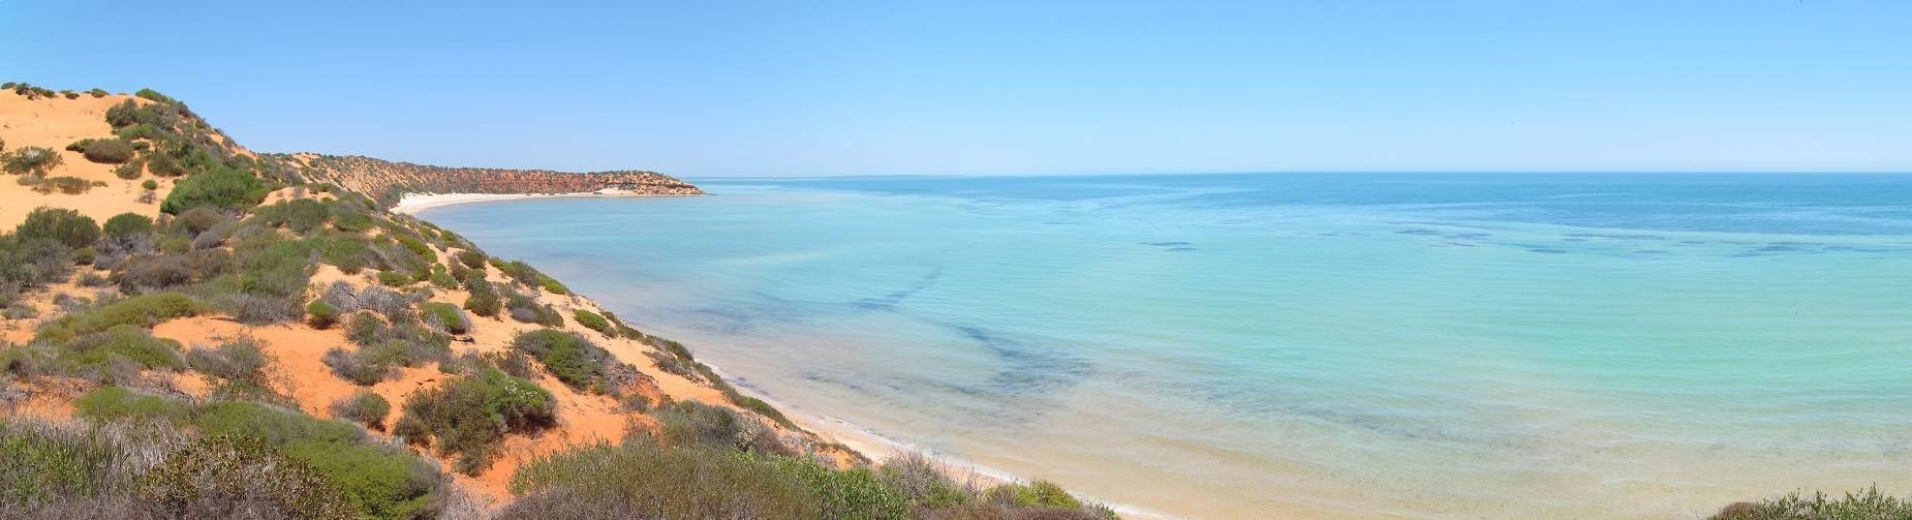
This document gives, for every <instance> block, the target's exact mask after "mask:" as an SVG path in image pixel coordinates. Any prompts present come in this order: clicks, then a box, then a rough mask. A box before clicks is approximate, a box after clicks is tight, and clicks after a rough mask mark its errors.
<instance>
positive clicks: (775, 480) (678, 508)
mask: <svg viewBox="0 0 1912 520" xmlns="http://www.w3.org/2000/svg"><path fill="white" fill-rule="evenodd" d="M511 490H512V492H513V493H515V494H518V495H520V496H523V497H524V498H522V499H520V500H518V501H517V502H515V503H513V504H511V505H510V506H507V507H506V508H504V509H503V510H500V511H499V514H498V516H497V518H499V519H512V520H520V519H522V520H532V519H536V518H597V517H599V516H598V515H596V514H593V513H592V511H591V510H587V509H579V508H580V507H589V508H594V509H596V510H599V511H608V512H633V513H638V514H640V515H644V516H648V517H651V518H780V519H792V520H806V519H822V518H826V517H824V516H823V507H822V505H821V504H820V503H819V502H821V500H820V497H819V496H818V493H817V492H816V491H815V490H813V489H810V488H809V486H808V485H806V484H805V483H804V482H802V481H800V480H799V479H796V478H790V477H789V476H788V475H786V474H785V473H784V472H783V471H782V469H781V468H779V467H778V465H777V464H776V463H775V462H771V461H765V460H758V459H754V458H749V457H735V456H730V455H728V454H726V453H723V452H713V451H708V450H699V449H682V448H666V447H662V446H657V445H655V444H653V443H649V442H643V441H641V440H639V441H630V442H625V443H624V444H623V445H621V446H604V445H600V446H596V447H588V448H583V449H578V450H573V451H569V452H565V453H559V454H555V455H550V456H546V457H540V458H538V459H534V460H533V461H531V462H530V463H527V464H525V465H524V466H523V467H521V468H520V469H519V470H518V472H517V473H516V474H514V475H513V476H512V480H511ZM715 496H721V497H724V499H723V500H705V499H703V498H704V497H715ZM885 512H886V513H892V514H885V515H876V516H866V517H827V518H868V519H871V520H888V519H900V518H905V517H904V516H903V512H902V511H885ZM613 514H615V513H613ZM534 515H535V516H534Z"/></svg>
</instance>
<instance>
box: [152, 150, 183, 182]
mask: <svg viewBox="0 0 1912 520" xmlns="http://www.w3.org/2000/svg"><path fill="white" fill-rule="evenodd" d="M146 171H149V172H153V175H157V176H160V177H178V176H181V175H185V174H186V167H185V166H183V165H181V164H179V160H178V159H174V158H173V156H171V155H166V154H153V155H152V156H151V158H150V159H147V160H146ZM146 189H149V190H150V189H154V188H146Z"/></svg>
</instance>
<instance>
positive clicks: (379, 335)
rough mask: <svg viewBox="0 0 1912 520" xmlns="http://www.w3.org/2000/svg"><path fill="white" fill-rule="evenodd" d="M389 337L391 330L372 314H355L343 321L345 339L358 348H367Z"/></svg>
mask: <svg viewBox="0 0 1912 520" xmlns="http://www.w3.org/2000/svg"><path fill="white" fill-rule="evenodd" d="M390 337H391V328H390V327H387V326H386V325H385V320H381V319H378V316H375V315H373V314H372V313H369V312H357V313H353V314H352V315H351V316H350V317H347V318H346V319H345V339H348V340H351V341H352V343H354V344H357V345H358V346H361V347H364V346H369V345H372V344H374V343H378V342H379V341H383V340H385V339H388V338H390Z"/></svg>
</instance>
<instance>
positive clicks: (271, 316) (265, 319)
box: [213, 294, 305, 325]
mask: <svg viewBox="0 0 1912 520" xmlns="http://www.w3.org/2000/svg"><path fill="white" fill-rule="evenodd" d="M213 307H215V308H217V309H219V311H220V312H224V313H226V314H227V315H230V316H232V319H233V320H234V321H237V322H239V323H244V324H247V325H271V324H274V323H285V322H290V321H298V320H299V319H301V318H303V317H304V316H305V311H304V309H302V308H301V307H300V305H299V302H298V301H297V300H293V299H290V298H284V297H277V296H262V295H257V294H224V295H219V296H218V297H216V298H214V299H213Z"/></svg>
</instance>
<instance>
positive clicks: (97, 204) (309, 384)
mask: <svg viewBox="0 0 1912 520" xmlns="http://www.w3.org/2000/svg"><path fill="white" fill-rule="evenodd" d="M126 99H129V97H128V96H107V97H105V98H93V97H91V96H81V97H80V98H78V99H72V100H68V99H64V98H54V99H39V100H32V101H29V100H27V99H26V98H25V97H23V96H19V95H16V94H14V93H13V92H12V91H0V139H4V140H5V142H6V146H7V149H8V150H14V149H18V148H20V147H23V146H43V147H47V148H51V149H54V150H59V151H60V152H59V153H61V154H63V155H64V163H63V165H62V166H61V167H60V168H58V169H56V170H55V171H53V172H52V173H51V176H61V175H71V176H76V177H80V178H83V179H86V180H88V181H101V182H105V183H106V186H105V187H95V188H93V189H92V190H90V191H88V192H87V193H84V194H80V195H64V194H40V193H35V192H33V191H31V190H30V189H29V188H28V187H27V186H21V185H19V184H18V183H16V182H13V181H12V179H0V230H9V231H10V230H11V229H12V228H13V227H14V226H17V225H18V223H19V222H20V221H21V220H23V219H24V217H25V216H26V214H27V213H28V212H30V211H32V210H33V209H35V208H38V207H41V206H51V207H61V208H72V209H77V210H79V211H80V212H81V213H83V214H86V215H88V216H91V217H93V218H94V219H95V220H96V221H99V222H104V221H105V220H106V219H107V218H109V217H111V216H113V215H117V214H120V213H124V212H135V213H140V214H145V215H149V216H154V215H158V205H157V204H142V203H139V202H137V201H136V199H137V197H138V196H139V193H140V192H141V191H143V190H141V189H140V188H139V187H138V185H139V183H140V182H141V181H143V180H145V179H147V178H152V177H151V176H144V177H142V178H141V179H134V180H123V179H119V178H117V177H116V176H114V175H113V173H112V171H113V168H114V165H108V164H96V163H93V162H90V161H88V160H86V159H85V158H84V157H82V156H81V155H80V154H79V153H77V152H66V151H64V148H65V147H66V145H67V144H69V143H72V142H73V141H76V140H80V139H84V138H104V137H111V136H112V131H111V130H112V129H111V128H110V127H109V126H108V125H107V124H106V122H105V112H106V110H107V109H108V108H109V107H111V106H113V105H115V104H118V103H121V102H123V101H125V100H126ZM141 102H143V101H141ZM220 138H221V139H224V137H223V136H222V137H220ZM241 153H247V154H250V152H245V151H244V150H243V149H241ZM7 177H11V176H7ZM160 184H161V189H160V190H159V193H158V196H159V198H161V199H163V198H164V197H165V194H166V191H167V189H168V187H169V186H170V184H171V183H170V182H169V181H167V180H161V181H160ZM578 195H584V196H616V195H620V193H618V192H615V191H612V192H607V193H602V194H578ZM302 197H309V198H330V197H333V195H331V194H325V193H316V192H312V191H309V190H303V189H297V188H286V189H282V190H279V191H277V192H274V193H272V194H271V195H270V196H268V198H267V200H266V202H267V203H268V204H269V203H272V202H276V201H282V200H291V199H295V198H302ZM485 197H487V198H486V199H484V200H492V199H495V198H499V197H497V196H485ZM503 198H516V197H513V196H504V197H503ZM407 200H409V201H412V204H411V205H410V206H409V207H408V208H407V209H409V210H416V209H422V208H423V207H430V206H432V205H442V204H448V203H457V202H470V201H473V200H476V199H473V198H472V197H469V196H459V195H427V196H423V197H422V198H420V197H408V198H407ZM455 252H457V251H456V250H455V249H452V250H443V249H441V250H438V254H439V258H440V262H441V263H446V262H451V261H454V260H452V258H453V253H455ZM77 271H78V272H76V273H74V278H73V279H74V280H77V279H78V278H79V277H80V276H81V275H83V274H89V273H91V274H101V275H104V274H105V273H100V272H95V271H91V270H90V269H87V268H81V269H78V270H77ZM485 271H486V276H487V278H489V279H491V280H492V281H494V282H497V283H499V284H509V283H511V282H510V281H509V280H508V279H507V278H506V277H505V276H504V275H503V274H502V273H500V272H498V271H497V270H496V269H494V268H491V267H489V266H486V267H485ZM375 273H376V272H375V271H370V270H368V271H365V272H361V273H356V274H347V273H343V272H340V271H339V270H338V269H336V268H334V267H332V266H329V265H321V266H319V268H318V269H317V271H316V273H315V274H314V275H313V277H312V280H311V285H310V292H309V293H308V294H309V296H316V295H317V294H319V293H320V291H323V290H324V289H325V288H326V287H327V286H329V285H331V284H332V283H333V282H335V281H344V282H347V283H349V284H352V285H353V286H355V287H364V286H367V285H370V284H374V283H376V282H375V281H374V278H373V275H374V274H375ZM102 291H104V292H105V294H111V292H112V291H113V289H111V288H99V287H80V286H77V285H75V284H73V283H64V284H56V285H54V286H52V287H49V288H47V289H44V290H41V291H37V292H35V293H33V294H31V295H29V297H28V298H26V300H25V302H26V303H27V304H28V305H30V306H32V307H34V308H35V309H36V310H37V315H36V316H33V317H27V318H22V319H15V320H7V319H4V318H0V340H4V341H6V342H11V343H25V342H27V341H30V340H31V338H32V337H33V334H34V331H35V329H36V328H37V327H38V325H39V324H40V323H41V322H42V321H43V320H46V319H50V318H51V317H54V316H58V315H59V314H60V311H59V310H58V309H57V306H56V305H55V304H54V301H55V300H56V298H57V297H58V296H60V295H69V296H78V297H83V298H93V297H95V296H98V295H100V294H102ZM466 296H467V295H466V294H465V293H464V292H463V291H458V290H435V294H434V296H432V298H431V299H432V300H433V301H439V302H446V303H452V304H455V305H457V304H462V303H463V302H464V299H465V297H466ZM540 298H541V299H542V300H543V301H544V302H545V303H548V304H551V305H553V306H555V307H556V308H557V309H558V310H559V312H560V313H561V314H563V315H564V316H565V317H566V324H565V326H564V329H565V330H567V331H570V332H575V333H578V334H580V335H583V336H585V337H587V338H591V339H592V341H593V342H595V343H597V344H598V345H600V346H602V347H604V348H605V349H606V350H608V351H610V352H611V353H612V354H613V355H614V356H616V357H617V358H618V359H619V360H620V361H622V362H625V363H629V364H631V365H632V366H634V367H636V368H637V369H638V370H639V371H640V372H642V373H643V374H645V375H647V376H649V377H651V378H652V379H654V380H655V384H656V386H655V388H652V389H648V390H641V391H640V393H645V394H647V395H648V397H651V398H652V399H653V401H655V400H657V399H659V398H663V397H666V396H668V397H669V398H670V399H672V400H676V401H699V402H703V403H708V404H712V405H717V406H725V407H731V408H733V409H734V408H735V407H733V406H731V405H730V404H729V403H728V401H727V400H726V399H725V398H724V396H723V394H722V393H720V392H719V391H717V390H716V389H715V388H712V387H711V386H709V385H708V384H706V383H700V382H695V381H691V380H689V379H686V378H683V377H680V376H676V375H672V374H669V373H666V372H664V371H662V370H660V369H658V368H657V367H656V365H655V364H654V363H653V362H652V361H651V360H650V358H649V357H648V356H647V354H648V353H650V352H654V351H655V349H654V348H653V347H651V346H649V345H647V344H645V343H642V342H640V341H635V340H630V339H624V338H606V337H604V336H603V335H602V334H599V333H597V332H596V331H592V330H590V329H587V328H584V327H583V326H581V325H579V324H577V323H576V322H575V321H573V320H571V319H570V316H571V314H572V311H573V310H575V309H588V310H591V311H593V312H597V313H600V314H602V313H604V309H603V308H601V307H600V306H599V305H598V304H597V303H596V302H593V301H591V300H589V299H586V298H582V297H578V296H561V295H554V294H543V295H541V296H540ZM472 319H473V327H472V331H471V333H470V334H469V335H470V336H471V338H472V342H470V343H463V342H454V343H453V344H452V348H453V350H454V353H464V352H491V351H500V350H504V349H507V348H509V346H510V343H511V340H512V338H514V337H515V336H516V335H517V334H519V333H521V332H525V331H530V330H535V329H537V328H539V327H538V326H536V325H531V324H524V323H518V322H516V321H513V320H510V319H509V318H503V319H499V318H482V317H477V316H473V317H472ZM154 334H155V335H157V336H160V337H166V338H171V339H175V340H178V341H180V342H181V343H182V344H183V345H185V346H186V347H188V348H191V347H207V346H212V345H216V344H218V343H220V342H223V341H227V340H230V339H235V338H240V337H251V338H254V339H257V340H259V341H261V342H262V343H263V344H264V348H265V350H266V352H268V353H269V354H270V355H271V356H272V357H273V358H274V359H275V362H274V365H273V367H272V369H271V372H270V378H271V380H272V381H273V384H272V386H273V387H274V389H275V390H277V391H278V392H280V393H281V394H284V395H285V396H287V397H289V398H291V399H292V401H293V402H294V403H295V404H296V406H297V407H298V408H299V409H301V410H303V411H305V412H307V413H310V414H312V415H315V416H319V417H332V415H333V414H332V412H331V410H330V405H331V404H332V403H333V402H335V401H337V400H339V399H341V398H344V397H347V396H350V395H352V394H354V393H355V392H357V391H359V390H360V387H357V386H355V385H352V384H351V383H349V382H347V381H345V380H343V379H340V378H338V377H336V376H334V375H332V373H331V372H330V371H329V370H328V369H327V368H326V367H325V365H324V363H322V362H321V361H320V359H321V357H322V356H323V354H324V353H325V351H326V350H328V349H331V348H335V347H339V348H346V349H348V350H349V349H353V348H355V347H353V346H352V345H351V344H350V342H348V341H347V340H346V338H345V336H344V333H343V332H342V331H340V330H338V329H337V328H334V329H331V330H319V329H315V328H312V327H310V326H308V325H306V324H303V323H285V324H278V325H271V326H246V325H243V324H240V323H237V322H234V321H231V320H229V319H226V318H224V317H222V316H202V317H196V318H189V319H180V320H174V321H170V322H167V323H163V324H160V325H159V326H157V327H156V328H155V329H154ZM146 376H147V377H148V378H149V379H152V380H155V381H163V382H164V383H163V384H162V385H161V386H162V387H165V388H168V389H170V390H172V391H178V392H181V393H183V394H185V395H189V396H192V397H195V398H203V397H205V396H206V395H207V394H208V393H209V391H210V389H211V385H210V384H209V382H208V381H207V380H206V379H204V378H203V377H201V376H199V375H198V374H194V373H190V372H185V373H176V374H174V373H148V374H146ZM450 377H455V376H450V375H447V374H444V373H441V372H439V371H438V370H437V369H436V368H435V367H423V368H412V369H402V370H401V374H400V376H399V377H396V378H393V379H391V380H387V381H384V382H380V383H378V384H376V385H373V386H371V387H369V390H370V391H372V392H376V393H378V394H379V395H381V396H383V397H384V398H385V399H386V400H388V401H390V402H391V403H392V404H393V409H392V413H391V415H390V416H389V417H387V421H386V424H387V425H390V424H392V423H393V422H395V421H396V420H397V419H398V416H399V415H400V409H401V408H402V404H403V403H404V402H405V398H406V396H408V395H411V394H412V393H414V392H417V391H419V390H421V389H426V388H432V387H434V386H436V385H439V384H442V383H443V382H445V381H446V380H447V379H448V378H450ZM536 382H537V383H538V384H539V385H540V386H542V387H544V388H545V389H547V390H549V391H550V392H551V393H552V394H553V395H554V396H555V397H556V398H557V401H558V405H559V411H558V425H557V427H555V428H552V429H550V430H548V431H546V432H544V433H542V434H540V435H538V436H536V437H525V436H520V435H512V436H508V437H507V439H506V441H505V442H504V445H503V450H502V451H503V453H504V455H503V456H502V457H500V458H499V459H498V460H497V461H496V462H495V463H494V464H493V466H492V467H491V468H490V469H489V470H488V471H486V472H484V473H482V474H480V475H478V476H477V477H476V478H471V477H465V476H462V475H461V476H458V477H457V482H459V483H461V484H463V485H465V486H466V487H467V488H468V489H470V490H473V491H476V492H477V494H478V495H481V496H482V497H485V498H488V499H490V501H491V503H492V504H493V505H496V504H500V503H503V502H505V501H508V500H509V498H510V497H509V493H508V492H507V491H506V485H507V484H508V483H509V481H510V478H511V474H512V472H513V471H514V470H516V468H517V467H518V466H519V465H521V464H522V463H523V462H525V461H526V460H528V459H529V458H531V457H534V456H538V455H543V454H548V453H552V452H555V451H559V450H562V449H565V448H569V447H573V446H577V445H580V444H588V443H597V442H616V441H617V440H619V439H620V438H622V437H623V436H624V434H625V432H626V431H627V429H629V428H645V429H648V428H654V427H655V421H654V420H652V419H651V418H649V417H648V416H646V415H644V414H641V413H635V412H626V411H623V410H622V408H621V406H620V403H619V402H617V401H616V400H613V399H612V398H610V397H608V396H602V395H591V394H584V393H579V392H576V391H573V390H571V389H570V388H569V387H566V386H565V385H564V384H562V383H561V382H559V381H557V380H556V379H555V378H552V377H551V376H550V375H549V374H540V377H539V378H538V380H537V381H536ZM67 383H69V382H60V381H50V382H44V383H35V384H39V385H42V386H45V388H34V389H33V391H34V393H33V398H32V399H31V400H30V401H28V402H27V403H26V406H25V409H16V410H14V411H15V412H18V413H33V414H36V415H47V416H54V417H64V416H69V415H70V414H71V413H72V408H71V404H70V400H71V399H72V398H74V397H77V395H78V392H81V391H83V390H84V387H83V385H79V384H77V383H76V382H72V383H75V384H67ZM0 411H4V410H0ZM768 426H770V427H771V428H773V430H775V431H778V432H780V434H783V435H787V436H791V437H803V438H807V439H809V440H811V441H812V442H827V439H818V438H817V437H815V436H812V435H810V434H807V433H801V432H792V431H788V430H785V429H783V428H781V427H776V426H774V425H768ZM374 434H375V435H381V436H383V435H385V434H383V433H374ZM830 450H833V449H829V450H826V453H825V454H826V455H828V456H830V457H831V458H834V459H835V460H838V461H839V462H846V461H849V460H851V459H852V458H853V455H852V454H850V453H848V452H841V451H830ZM441 462H444V463H445V465H446V466H447V467H449V466H450V464H449V461H446V460H441Z"/></svg>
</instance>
